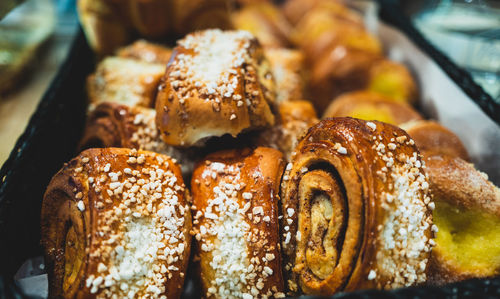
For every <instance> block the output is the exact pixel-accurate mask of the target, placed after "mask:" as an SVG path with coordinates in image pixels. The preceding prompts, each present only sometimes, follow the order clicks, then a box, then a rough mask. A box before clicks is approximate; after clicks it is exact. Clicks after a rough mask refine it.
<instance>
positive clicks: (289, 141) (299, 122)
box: [256, 101, 319, 161]
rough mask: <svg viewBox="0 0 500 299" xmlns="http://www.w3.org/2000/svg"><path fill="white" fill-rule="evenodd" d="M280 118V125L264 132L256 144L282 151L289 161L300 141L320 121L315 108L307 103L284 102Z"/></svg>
mask: <svg viewBox="0 0 500 299" xmlns="http://www.w3.org/2000/svg"><path fill="white" fill-rule="evenodd" d="M279 116H280V119H279V120H278V123H277V124H276V125H275V126H274V127H272V128H270V129H268V130H265V131H263V132H262V133H261V134H260V135H259V137H258V140H257V141H256V143H257V144H258V145H261V146H267V147H271V148H275V149H278V150H280V151H281V152H282V153H283V155H284V156H285V159H286V160H287V161H289V160H290V157H291V155H292V152H293V151H294V149H295V147H296V146H297V144H298V143H299V140H300V139H301V138H302V137H303V135H304V134H305V133H306V132H307V130H308V129H309V128H310V127H312V126H313V125H315V124H316V123H317V122H318V121H319V120H318V118H317V116H316V111H314V107H313V106H312V104H311V103H310V102H307V101H293V102H288V101H285V102H282V103H281V104H280V105H279Z"/></svg>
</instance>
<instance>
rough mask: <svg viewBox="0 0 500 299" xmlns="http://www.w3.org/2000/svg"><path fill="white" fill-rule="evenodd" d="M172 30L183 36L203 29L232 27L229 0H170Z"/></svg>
mask: <svg viewBox="0 0 500 299" xmlns="http://www.w3.org/2000/svg"><path fill="white" fill-rule="evenodd" d="M171 1H172V12H173V13H172V18H173V30H174V32H175V33H176V34H178V35H180V36H184V35H186V34H188V33H191V32H194V31H197V30H201V29H205V28H220V29H232V28H233V26H232V24H231V15H230V13H229V4H230V1H229V0H171Z"/></svg>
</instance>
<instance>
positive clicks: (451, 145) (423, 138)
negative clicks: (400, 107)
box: [400, 120, 470, 161]
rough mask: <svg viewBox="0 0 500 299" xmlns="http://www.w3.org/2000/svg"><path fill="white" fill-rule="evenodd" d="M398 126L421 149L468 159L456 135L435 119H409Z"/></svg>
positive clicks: (465, 150)
mask: <svg viewBox="0 0 500 299" xmlns="http://www.w3.org/2000/svg"><path fill="white" fill-rule="evenodd" d="M400 127H401V128H402V129H403V130H405V131H406V132H407V133H408V134H409V135H410V136H411V138H413V140H415V143H416V144H417V147H418V148H419V150H421V151H432V152H435V153H442V154H446V155H451V156H456V157H459V158H462V159H464V160H466V161H469V160H470V159H469V154H468V153H467V149H465V146H464V145H463V143H462V142H461V141H460V139H459V138H458V136H457V135H455V134H454V133H453V132H452V131H450V130H448V129H447V128H445V127H444V126H442V125H440V124H439V123H438V122H436V121H433V120H418V121H411V122H408V123H405V124H402V125H400Z"/></svg>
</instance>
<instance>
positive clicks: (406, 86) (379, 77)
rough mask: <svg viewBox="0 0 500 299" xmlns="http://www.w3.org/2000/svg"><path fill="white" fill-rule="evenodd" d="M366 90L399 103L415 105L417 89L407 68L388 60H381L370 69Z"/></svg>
mask: <svg viewBox="0 0 500 299" xmlns="http://www.w3.org/2000/svg"><path fill="white" fill-rule="evenodd" d="M366 88H367V89H368V90H372V91H375V92H378V93H381V94H384V95H385V96H387V97H389V98H391V99H393V100H394V101H397V102H400V103H408V104H415V103H416V102H417V100H418V88H417V84H416V82H415V79H414V78H413V76H412V74H411V73H410V71H409V70H408V68H407V67H406V66H405V65H403V64H401V63H398V62H395V61H391V60H389V59H381V60H378V61H376V62H375V63H373V65H372V66H371V67H370V72H369V79H368V83H367V86H366Z"/></svg>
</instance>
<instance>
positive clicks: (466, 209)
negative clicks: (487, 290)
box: [422, 151, 500, 285]
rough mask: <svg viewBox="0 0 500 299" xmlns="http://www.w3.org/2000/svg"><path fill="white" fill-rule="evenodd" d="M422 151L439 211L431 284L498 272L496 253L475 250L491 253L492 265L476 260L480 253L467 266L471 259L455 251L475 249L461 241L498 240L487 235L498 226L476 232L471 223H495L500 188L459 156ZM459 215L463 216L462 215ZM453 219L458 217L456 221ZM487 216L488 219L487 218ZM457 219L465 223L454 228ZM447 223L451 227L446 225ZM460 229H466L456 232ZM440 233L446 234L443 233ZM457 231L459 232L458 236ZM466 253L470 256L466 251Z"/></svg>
mask: <svg viewBox="0 0 500 299" xmlns="http://www.w3.org/2000/svg"><path fill="white" fill-rule="evenodd" d="M422 154H423V155H424V158H425V159H424V161H425V163H426V173H428V175H429V182H430V188H431V191H432V195H433V197H434V201H435V202H436V211H440V213H439V214H437V215H435V216H434V219H435V221H436V225H437V228H438V238H436V243H437V245H436V247H435V248H434V250H433V251H432V254H431V258H430V262H429V269H428V275H429V280H428V283H429V284H434V285H443V284H446V283H452V282H457V281H462V280H465V279H470V278H481V277H491V276H494V275H497V274H498V273H499V271H500V269H499V268H498V263H497V264H495V263H496V261H495V259H496V260H497V259H498V256H494V254H495V253H494V252H487V251H486V252H484V249H483V250H482V251H483V252H481V250H480V249H479V250H478V249H477V248H476V249H475V250H476V253H475V254H479V255H481V254H484V255H488V256H491V258H492V259H493V260H492V261H491V264H489V265H488V266H487V267H484V261H483V262H479V261H477V260H475V259H477V258H481V257H477V256H473V257H472V258H471V259H472V260H475V261H472V263H470V264H469V265H467V266H464V263H465V264H466V263H467V262H470V261H463V258H461V257H460V256H457V254H456V252H454V251H457V250H464V251H465V250H474V247H473V246H474V245H473V244H464V245H465V247H467V248H464V247H463V246H461V243H460V242H464V241H463V240H469V241H470V242H481V243H483V242H484V243H488V242H496V240H495V239H493V240H488V237H487V236H495V235H494V234H492V235H489V234H490V233H492V232H494V231H495V230H497V228H495V227H491V228H490V227H487V226H486V227H485V226H483V227H481V228H480V229H477V228H476V231H473V229H472V228H471V227H472V226H473V225H472V224H471V223H468V222H477V223H480V222H482V221H486V223H489V225H495V224H494V223H495V222H494V221H492V219H494V218H497V219H498V218H499V217H500V189H499V188H498V187H496V186H495V185H493V184H492V183H491V182H490V181H489V180H488V177H487V175H486V174H484V173H482V172H480V171H478V170H476V169H475V168H474V165H472V164H470V163H468V162H466V161H465V160H462V159H461V158H459V157H455V156H451V155H447V154H443V153H442V152H433V151H424V152H422ZM448 210H451V211H448ZM467 213H474V214H472V215H474V217H475V218H474V219H472V220H471V219H468V218H467V217H468V216H467ZM458 215H462V216H463V217H462V218H459V217H460V216H458ZM450 217H451V218H450ZM469 217H471V216H469ZM448 218H450V219H448ZM453 218H457V219H459V220H457V219H455V220H453ZM486 218H487V219H489V220H484V219H486ZM457 221H460V222H462V223H461V224H462V225H463V227H460V228H459V227H454V225H459V224H457V223H456V222H457ZM488 221H489V222H488ZM498 221H499V220H497V223H498ZM447 225H450V226H451V227H446V226H447ZM460 229H463V230H464V231H459V232H457V230H460ZM440 234H443V235H442V236H440ZM455 234H459V235H458V236H456V237H455V236H454V235H455ZM467 234H474V236H469V237H468V238H466V237H465V236H466V235H467ZM448 239H449V240H448ZM448 243H451V244H448ZM486 248H488V247H486ZM489 248H490V249H491V250H495V248H494V246H493V247H492V246H491V245H490V247H489ZM463 254H464V256H467V252H464V253H463ZM495 267H497V268H495ZM495 273H496V274H495Z"/></svg>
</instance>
